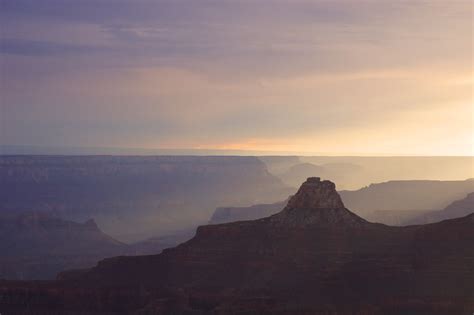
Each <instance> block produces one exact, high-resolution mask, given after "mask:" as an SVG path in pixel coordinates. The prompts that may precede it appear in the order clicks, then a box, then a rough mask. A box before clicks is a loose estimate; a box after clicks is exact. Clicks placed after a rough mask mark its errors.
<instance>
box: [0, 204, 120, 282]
mask: <svg viewBox="0 0 474 315" xmlns="http://www.w3.org/2000/svg"><path fill="white" fill-rule="evenodd" d="M126 249H127V245H125V244H123V243H121V242H118V241H116V240H114V239H113V238H111V237H109V236H108V235H106V234H104V233H102V231H101V230H100V229H99V228H98V227H97V225H96V224H95V222H94V221H93V220H89V221H87V222H85V223H76V222H71V221H66V220H62V219H60V218H57V217H54V216H51V215H50V214H46V213H38V212H29V213H23V214H20V215H3V216H2V217H0V252H1V253H2V255H1V256H0V278H5V279H48V278H49V279H54V277H55V275H56V274H57V273H58V272H59V271H61V270H64V269H65V268H79V267H82V268H84V267H88V266H93V265H95V264H96V263H97V261H98V260H100V259H103V258H105V257H110V256H114V255H120V254H124V253H126Z"/></svg>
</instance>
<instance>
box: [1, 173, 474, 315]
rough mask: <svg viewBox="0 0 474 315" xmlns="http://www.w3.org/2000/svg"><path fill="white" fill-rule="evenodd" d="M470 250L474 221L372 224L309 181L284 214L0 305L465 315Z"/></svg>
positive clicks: (65, 278) (218, 229)
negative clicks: (391, 224) (394, 224)
mask: <svg viewBox="0 0 474 315" xmlns="http://www.w3.org/2000/svg"><path fill="white" fill-rule="evenodd" d="M400 202H403V200H401V201H400ZM472 244H474V215H473V214H471V215H469V216H466V217H462V218H459V219H453V220H446V221H442V222H439V223H434V224H429V225H416V226H408V227H391V226H386V225H383V224H375V223H370V222H367V221H366V220H364V219H362V218H360V217H358V216H357V215H355V214H354V213H352V212H351V211H349V210H348V209H346V208H345V207H344V204H343V203H342V201H341V199H340V197H339V195H338V193H337V192H336V189H335V185H334V183H332V182H330V181H321V180H320V179H319V178H308V180H307V181H306V182H304V183H303V184H302V185H301V187H300V188H299V190H298V192H297V193H296V194H295V195H294V196H293V197H292V198H291V199H290V200H289V201H288V204H287V206H286V207H285V208H284V209H283V210H282V211H281V212H279V213H277V214H275V215H272V216H270V217H267V218H263V219H259V220H255V221H240V222H234V223H226V224H217V225H207V226H202V227H199V228H198V230H197V233H196V236H195V237H194V238H193V239H191V240H189V241H188V242H185V243H183V244H181V245H179V246H177V247H175V248H171V249H167V250H165V251H163V253H161V254H159V255H151V256H133V257H132V256H130V257H125V256H123V257H115V258H110V259H105V260H103V261H101V262H99V264H98V265H97V266H96V267H94V268H92V269H89V270H81V271H69V272H63V273H62V274H61V275H60V276H59V280H58V281H53V282H42V283H38V282H35V283H32V282H12V281H4V282H1V283H0V294H1V296H2V299H0V309H2V310H5V312H7V313H8V312H11V313H15V312H17V313H21V312H23V313H22V314H25V312H26V313H28V311H29V310H32V309H34V310H35V312H34V313H35V314H42V313H43V314H50V312H51V310H54V311H57V312H87V313H95V314H102V313H107V312H118V311H120V312H124V313H136V314H292V315H293V314H334V315H336V314H337V315H341V314H343V315H344V314H348V315H349V314H351V315H353V314H471V313H472V310H473V309H474V246H472ZM25 305H28V307H25ZM48 312H49V313H48Z"/></svg>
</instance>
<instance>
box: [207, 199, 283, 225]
mask: <svg viewBox="0 0 474 315" xmlns="http://www.w3.org/2000/svg"><path fill="white" fill-rule="evenodd" d="M286 203H287V201H281V202H276V203H266V204H259V205H253V206H250V207H219V208H217V209H216V210H215V211H214V213H213V214H212V217H211V220H210V221H209V224H219V223H228V222H235V221H243V220H255V219H260V218H264V217H268V216H270V215H272V214H275V213H277V212H279V211H280V210H281V209H283V208H284V207H285V205H286Z"/></svg>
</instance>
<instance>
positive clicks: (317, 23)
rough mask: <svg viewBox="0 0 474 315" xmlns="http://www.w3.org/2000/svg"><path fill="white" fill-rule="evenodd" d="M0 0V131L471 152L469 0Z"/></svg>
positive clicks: (70, 139)
mask: <svg viewBox="0 0 474 315" xmlns="http://www.w3.org/2000/svg"><path fill="white" fill-rule="evenodd" d="M0 5H1V8H0V21H1V22H0V23H1V25H0V29H1V50H0V51H1V55H0V56H1V57H0V60H1V73H0V75H1V90H0V92H1V93H0V95H1V99H0V100H1V111H0V115H1V117H0V124H1V125H0V127H1V129H0V132H1V133H0V144H14V145H47V146H63V145H66V146H113V147H140V148H206V149H210V148H212V149H244V150H277V151H294V152H318V153H325V154H341V153H342V154H374V153H375V154H383V153H385V154H417V155H473V153H474V152H473V150H474V149H473V148H474V139H473V138H474V136H473V134H474V116H473V115H474V113H473V94H472V93H473V92H472V90H473V61H472V58H473V57H472V55H473V48H472V44H473V34H472V32H473V31H472V30H473V15H472V14H473V8H472V2H471V1H470V0H466V1H462V0H449V1H448V0H439V1H437V0H427V1H402V0H399V1H388V0H387V1H380V0H378V1H363V0H360V1H358V0H354V1H337V0H336V1H290V0H286V1H278V0H272V1H270V0H269V1H258V0H247V1H243V0H239V1H237V0H236V1H223V0H219V1H201V0H190V1H180V0H176V1H140V0H134V1H122V0H115V1H112V0H110V1H102V0H96V1H89V0H81V1H67V0H62V1H48V0H41V1H38V0H32V1H21V0H11V1H10V0H0Z"/></svg>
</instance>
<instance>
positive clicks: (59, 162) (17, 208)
mask: <svg viewBox="0 0 474 315" xmlns="http://www.w3.org/2000/svg"><path fill="white" fill-rule="evenodd" d="M0 185H1V189H0V214H2V213H3V214H5V213H19V212H23V211H25V210H33V211H40V212H46V211H48V212H51V213H54V214H55V215H57V216H59V217H61V218H64V219H67V220H73V221H84V220H87V219H89V218H94V219H95V220H96V222H98V224H99V225H100V226H101V228H102V229H103V230H104V231H105V232H106V233H107V234H109V235H112V236H113V237H115V238H117V239H119V240H121V241H128V242H132V241H138V240H143V239H145V238H149V237H158V236H164V235H167V234H169V233H170V232H173V231H176V230H183V229H189V228H193V227H196V226H197V225H199V224H204V223H206V222H207V221H208V220H209V217H210V216H211V214H212V211H213V209H215V208H216V207H218V206H221V205H229V204H230V205H236V206H239V205H240V206H244V205H249V204H256V203H262V202H273V201H276V200H283V199H285V198H286V197H287V196H288V195H290V194H291V193H293V192H294V189H291V188H289V187H287V186H286V185H284V184H283V183H282V182H281V180H280V179H278V178H277V177H275V176H273V175H271V174H270V173H269V172H268V171H267V169H266V167H265V164H264V163H263V162H262V161H260V160H259V159H257V158H255V157H220V156H208V157H205V156H0Z"/></svg>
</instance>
